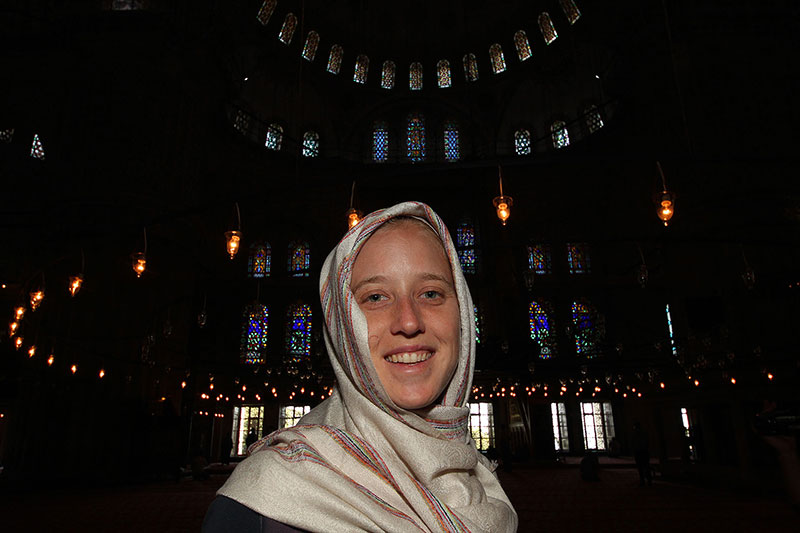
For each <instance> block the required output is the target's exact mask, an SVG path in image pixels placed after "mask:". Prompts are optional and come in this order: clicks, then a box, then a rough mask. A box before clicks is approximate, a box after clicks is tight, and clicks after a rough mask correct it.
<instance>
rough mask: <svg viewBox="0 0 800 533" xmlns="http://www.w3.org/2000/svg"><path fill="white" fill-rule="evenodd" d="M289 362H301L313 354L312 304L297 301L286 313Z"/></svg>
mask: <svg viewBox="0 0 800 533" xmlns="http://www.w3.org/2000/svg"><path fill="white" fill-rule="evenodd" d="M286 355H287V361H286V362H287V363H300V362H303V361H306V360H308V358H309V356H310V355H311V306H310V305H306V304H303V303H296V304H294V305H292V306H290V307H289V310H288V311H287V313H286Z"/></svg>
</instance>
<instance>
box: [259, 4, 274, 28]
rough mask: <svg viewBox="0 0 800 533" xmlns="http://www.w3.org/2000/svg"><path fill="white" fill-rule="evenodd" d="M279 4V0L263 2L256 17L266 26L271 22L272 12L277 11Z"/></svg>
mask: <svg viewBox="0 0 800 533" xmlns="http://www.w3.org/2000/svg"><path fill="white" fill-rule="evenodd" d="M277 4H278V0H265V2H264V3H263V4H261V9H259V10H258V15H256V18H257V19H258V21H259V22H260V23H261V24H262V25H263V26H266V25H267V23H268V22H269V19H270V17H271V16H272V12H273V11H275V6H276V5H277Z"/></svg>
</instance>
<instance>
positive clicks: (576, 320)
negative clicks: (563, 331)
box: [572, 298, 604, 358]
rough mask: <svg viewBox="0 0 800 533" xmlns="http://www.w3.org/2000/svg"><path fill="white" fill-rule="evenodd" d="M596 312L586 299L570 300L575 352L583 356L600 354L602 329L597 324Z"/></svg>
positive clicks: (600, 325)
mask: <svg viewBox="0 0 800 533" xmlns="http://www.w3.org/2000/svg"><path fill="white" fill-rule="evenodd" d="M598 318H599V317H598V314H597V311H596V310H595V308H594V306H592V304H590V303H589V302H588V300H586V299H583V298H581V299H578V300H576V301H574V302H572V326H573V329H574V331H573V335H574V337H575V353H577V354H578V355H580V356H585V357H589V358H592V357H596V356H597V355H599V354H600V346H599V344H600V341H601V340H602V338H603V335H604V331H603V329H604V328H603V326H602V324H599V323H598V322H599V320H598Z"/></svg>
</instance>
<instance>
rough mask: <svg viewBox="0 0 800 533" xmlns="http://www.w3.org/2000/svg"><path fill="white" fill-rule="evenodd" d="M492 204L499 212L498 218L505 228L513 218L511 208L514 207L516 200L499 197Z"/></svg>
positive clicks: (508, 197)
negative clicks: (511, 217)
mask: <svg viewBox="0 0 800 533" xmlns="http://www.w3.org/2000/svg"><path fill="white" fill-rule="evenodd" d="M492 204H493V205H494V207H495V209H496V210H497V218H499V219H500V222H501V223H502V224H503V226H505V225H506V222H507V221H508V219H509V217H510V216H511V206H512V205H514V200H513V199H512V198H511V197H510V196H498V197H496V198H495V199H494V200H492Z"/></svg>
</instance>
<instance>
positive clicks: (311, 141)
mask: <svg viewBox="0 0 800 533" xmlns="http://www.w3.org/2000/svg"><path fill="white" fill-rule="evenodd" d="M317 156H319V134H318V133H317V132H316V131H307V132H305V133H304V134H303V157H317Z"/></svg>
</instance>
